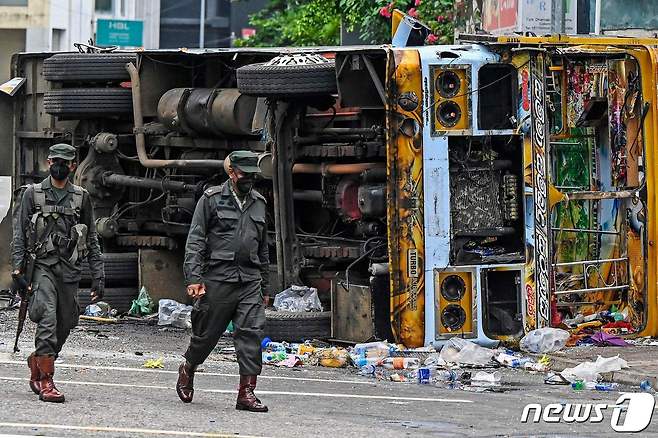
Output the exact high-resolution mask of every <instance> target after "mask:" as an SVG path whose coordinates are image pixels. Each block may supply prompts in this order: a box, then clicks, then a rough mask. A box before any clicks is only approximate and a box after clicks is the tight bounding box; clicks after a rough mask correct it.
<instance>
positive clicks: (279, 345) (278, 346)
mask: <svg viewBox="0 0 658 438" xmlns="http://www.w3.org/2000/svg"><path fill="white" fill-rule="evenodd" d="M260 346H261V347H262V348H263V349H268V350H270V351H286V348H287V347H288V343H286V342H272V340H271V339H270V338H265V339H263V341H262V342H261V343H260Z"/></svg>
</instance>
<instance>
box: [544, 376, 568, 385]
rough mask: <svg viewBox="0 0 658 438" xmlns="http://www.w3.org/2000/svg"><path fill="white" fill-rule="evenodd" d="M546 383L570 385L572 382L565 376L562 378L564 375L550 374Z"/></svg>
mask: <svg viewBox="0 0 658 438" xmlns="http://www.w3.org/2000/svg"><path fill="white" fill-rule="evenodd" d="M544 383H545V384H547V385H569V384H570V383H571V382H569V381H568V380H567V379H565V378H564V376H562V374H559V373H548V375H547V376H546V378H545V379H544Z"/></svg>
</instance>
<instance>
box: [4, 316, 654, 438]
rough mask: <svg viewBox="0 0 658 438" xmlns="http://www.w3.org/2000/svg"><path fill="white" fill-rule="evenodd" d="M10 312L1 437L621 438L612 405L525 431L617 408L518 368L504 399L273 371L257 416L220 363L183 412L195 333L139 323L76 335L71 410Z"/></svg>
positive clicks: (231, 371) (65, 380)
mask: <svg viewBox="0 0 658 438" xmlns="http://www.w3.org/2000/svg"><path fill="white" fill-rule="evenodd" d="M15 313H16V312H15V311H14V312H0V385H1V387H2V395H3V403H2V409H0V436H10V435H15V436H25V435H39V436H49V437H92V436H93V437H133V436H134V437H150V436H153V437H158V436H189V437H193V436H236V435H239V436H259V437H260V436H272V437H309V436H332V437H343V436H345V437H352V436H360V437H366V436H367V437H375V436H376V437H378V438H380V437H381V438H383V437H400V436H414V437H416V436H418V437H423V436H441V437H461V436H524V437H525V436H592V437H601V436H615V432H614V431H613V430H612V428H611V426H610V418H611V413H612V407H610V408H608V409H606V410H604V420H603V421H602V422H600V423H591V422H585V423H581V424H577V423H571V424H569V423H565V422H564V421H562V422H560V423H546V422H544V421H540V422H539V423H534V424H533V423H531V424H522V423H521V421H520V419H521V415H522V412H523V408H524V406H525V405H526V404H528V403H539V404H541V405H543V406H546V405H547V404H549V403H561V404H569V403H570V404H574V403H605V404H608V405H611V406H612V405H614V404H615V401H616V400H617V398H618V396H619V393H617V392H615V393H611V392H597V391H574V390H572V389H571V388H570V387H562V386H549V385H546V384H544V383H543V378H544V376H543V375H541V374H530V373H528V372H524V371H519V370H504V371H503V388H505V392H501V393H492V392H485V393H478V392H471V391H465V390H462V389H450V388H448V387H445V386H444V387H438V386H430V385H416V384H404V383H394V382H389V381H377V380H374V379H368V378H365V377H361V376H358V375H357V374H356V372H355V371H354V370H351V369H329V368H322V367H306V366H305V367H298V368H294V369H282V368H277V367H272V366H267V367H266V368H265V370H264V373H263V376H262V377H261V378H260V380H259V385H258V389H257V391H256V392H257V395H258V396H259V397H260V398H261V400H263V402H264V403H266V404H267V405H268V406H269V408H270V412H269V413H266V414H256V413H248V412H242V411H236V410H235V409H234V406H235V395H236V387H237V381H238V375H237V364H236V363H235V362H233V361H231V360H230V357H226V356H223V355H221V354H213V355H211V357H210V358H209V360H208V361H207V362H206V363H205V364H204V365H203V372H201V373H199V374H198V375H197V376H198V377H197V378H196V382H195V383H196V384H195V387H196V393H195V399H194V402H193V403H191V404H189V405H186V404H183V403H182V402H180V401H179V399H178V397H177V396H176V393H175V390H174V385H175V381H176V370H177V367H178V364H179V363H180V353H181V352H183V351H184V349H185V346H186V344H187V340H188V334H187V333H186V332H185V331H182V330H163V329H161V328H158V327H153V326H146V325H136V324H119V325H114V326H97V325H82V326H81V327H80V328H79V329H78V330H76V331H75V332H74V333H73V334H72V336H71V340H70V342H69V343H67V345H66V347H65V350H64V352H63V355H62V358H61V360H60V361H58V363H57V366H56V369H57V373H56V377H55V381H56V383H57V386H58V387H59V389H60V390H62V391H63V392H64V393H65V395H66V398H67V401H66V403H64V404H46V403H43V402H40V401H39V400H38V397H37V396H36V395H34V394H33V393H32V392H31V391H30V390H29V388H28V384H27V379H28V370H27V367H26V365H25V358H26V357H27V355H28V354H29V351H30V346H31V345H30V344H31V335H32V331H33V325H32V324H31V323H29V324H28V325H27V327H26V331H25V333H24V336H23V338H22V342H21V347H22V350H23V351H21V352H20V353H16V354H13V353H11V346H12V345H13V333H12V330H13V329H14V326H13V324H14V322H15ZM223 342H226V343H230V339H225V340H224V341H223ZM153 358H162V359H163V363H164V369H155V370H152V369H146V368H144V367H143V364H144V361H145V360H146V359H153ZM650 434H651V435H654V436H655V434H658V420H654V421H653V422H652V424H651V425H650V426H649V428H648V429H646V430H645V431H644V432H643V433H642V434H641V435H644V436H648V435H650Z"/></svg>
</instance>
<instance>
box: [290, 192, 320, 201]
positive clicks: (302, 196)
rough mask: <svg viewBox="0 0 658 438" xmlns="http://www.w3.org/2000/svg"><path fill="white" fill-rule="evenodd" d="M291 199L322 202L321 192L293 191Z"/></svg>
mask: <svg viewBox="0 0 658 438" xmlns="http://www.w3.org/2000/svg"><path fill="white" fill-rule="evenodd" d="M292 198H293V199H294V200H295V201H310V202H322V190H295V191H294V192H293V193H292Z"/></svg>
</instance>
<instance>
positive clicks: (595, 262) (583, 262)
mask: <svg viewBox="0 0 658 438" xmlns="http://www.w3.org/2000/svg"><path fill="white" fill-rule="evenodd" d="M627 260H628V257H619V258H615V259H598V260H579V261H577V262H562V263H553V267H554V268H560V267H563V266H577V265H600V264H602V263H616V262H625V261H627Z"/></svg>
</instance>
